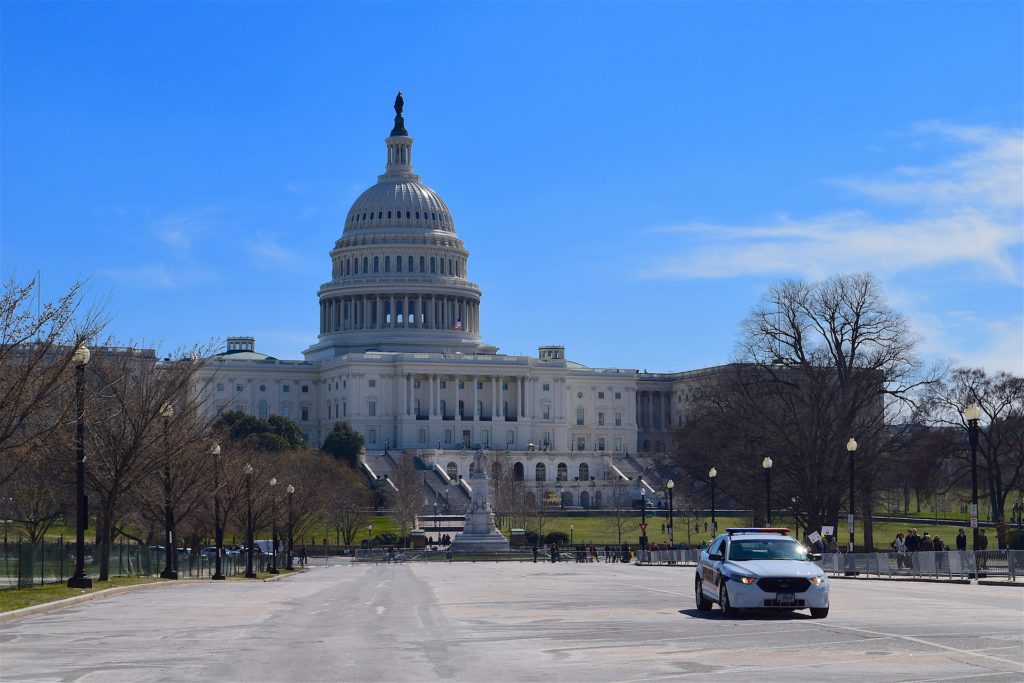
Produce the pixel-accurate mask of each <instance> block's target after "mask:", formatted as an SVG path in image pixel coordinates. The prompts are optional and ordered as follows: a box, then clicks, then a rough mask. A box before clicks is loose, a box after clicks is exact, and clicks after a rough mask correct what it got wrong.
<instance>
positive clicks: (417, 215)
mask: <svg viewBox="0 0 1024 683" xmlns="http://www.w3.org/2000/svg"><path fill="white" fill-rule="evenodd" d="M419 219H420V212H419V211H417V212H416V220H419Z"/></svg>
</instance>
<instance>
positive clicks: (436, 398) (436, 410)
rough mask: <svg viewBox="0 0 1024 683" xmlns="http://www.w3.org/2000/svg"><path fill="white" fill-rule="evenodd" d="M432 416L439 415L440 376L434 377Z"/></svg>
mask: <svg viewBox="0 0 1024 683" xmlns="http://www.w3.org/2000/svg"><path fill="white" fill-rule="evenodd" d="M434 383H435V384H436V385H437V386H436V387H435V388H434V415H440V414H441V375H434Z"/></svg>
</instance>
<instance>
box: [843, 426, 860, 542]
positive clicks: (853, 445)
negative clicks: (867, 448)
mask: <svg viewBox="0 0 1024 683" xmlns="http://www.w3.org/2000/svg"><path fill="white" fill-rule="evenodd" d="M846 450H847V452H849V454H850V514H849V515H848V516H847V520H846V521H847V524H848V525H849V527H850V552H851V553H852V552H853V519H854V517H853V515H854V509H855V508H854V507H853V463H854V457H855V456H856V454H857V440H856V439H854V438H853V437H850V440H849V441H847V442H846Z"/></svg>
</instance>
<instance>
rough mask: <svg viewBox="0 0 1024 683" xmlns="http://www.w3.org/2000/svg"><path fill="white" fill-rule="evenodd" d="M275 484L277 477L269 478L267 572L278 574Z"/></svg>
mask: <svg viewBox="0 0 1024 683" xmlns="http://www.w3.org/2000/svg"><path fill="white" fill-rule="evenodd" d="M275 486H277V477H271V478H270V515H271V516H270V542H271V543H272V544H273V545H272V546H271V548H272V549H271V552H270V568H269V569H268V570H267V573H268V574H280V573H281V572H280V571H278V569H277V497H276V496H275V495H274V487H275Z"/></svg>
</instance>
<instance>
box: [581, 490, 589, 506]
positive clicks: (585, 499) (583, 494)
mask: <svg viewBox="0 0 1024 683" xmlns="http://www.w3.org/2000/svg"><path fill="white" fill-rule="evenodd" d="M580 507H581V508H589V507H590V494H589V493H588V492H587V491H580Z"/></svg>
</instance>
